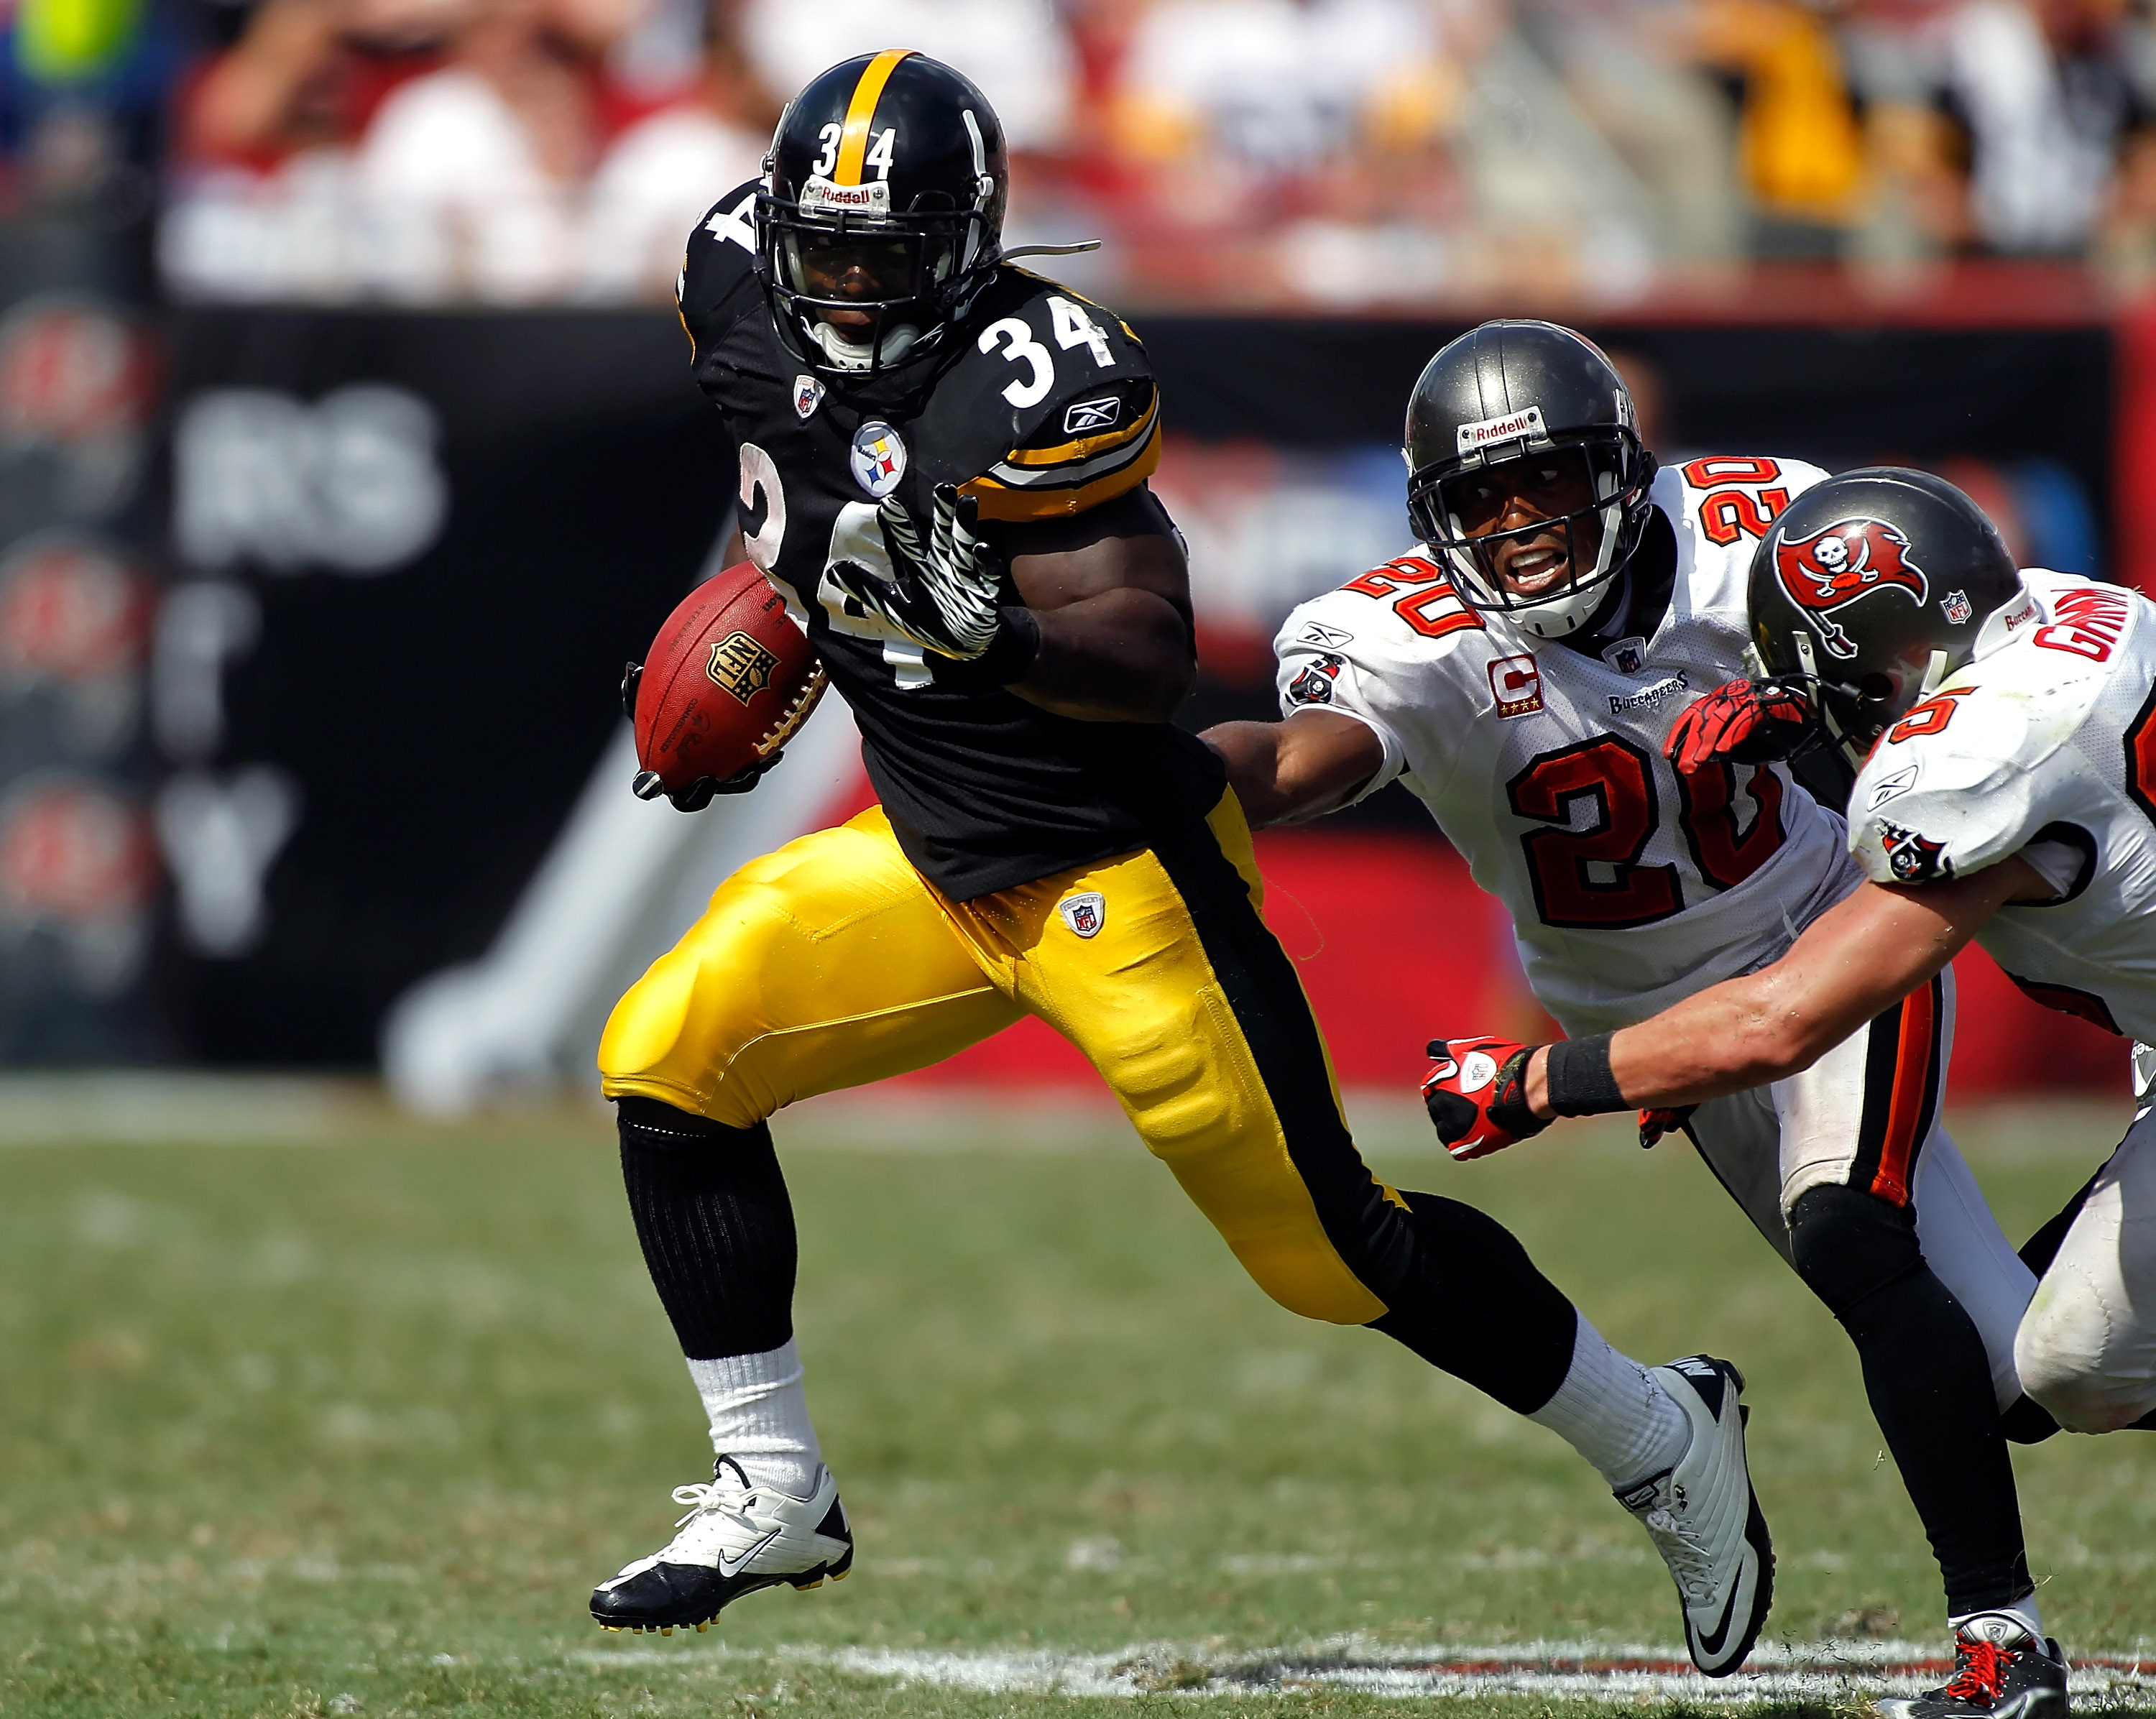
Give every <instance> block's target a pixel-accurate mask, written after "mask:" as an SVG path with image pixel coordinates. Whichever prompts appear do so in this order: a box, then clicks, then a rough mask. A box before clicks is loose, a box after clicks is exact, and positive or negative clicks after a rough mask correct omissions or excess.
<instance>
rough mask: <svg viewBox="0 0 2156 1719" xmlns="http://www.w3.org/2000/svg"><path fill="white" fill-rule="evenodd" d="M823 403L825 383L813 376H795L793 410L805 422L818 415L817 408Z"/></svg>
mask: <svg viewBox="0 0 2156 1719" xmlns="http://www.w3.org/2000/svg"><path fill="white" fill-rule="evenodd" d="M823 403H824V384H823V383H821V382H819V381H817V380H816V378H815V377H813V376H797V377H794V378H793V412H794V415H795V416H796V417H797V418H799V419H800V420H801V421H802V422H803V423H807V422H808V420H809V419H810V418H814V416H815V415H816V408H818V407H819V406H820V405H822V404H823Z"/></svg>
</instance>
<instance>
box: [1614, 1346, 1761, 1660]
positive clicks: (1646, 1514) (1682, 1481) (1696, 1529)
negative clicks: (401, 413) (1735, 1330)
mask: <svg viewBox="0 0 2156 1719" xmlns="http://www.w3.org/2000/svg"><path fill="white" fill-rule="evenodd" d="M1653 1373H1654V1376H1655V1378H1656V1379H1657V1380H1658V1381H1659V1382H1660V1383H1661V1387H1662V1388H1663V1389H1664V1390H1666V1391H1667V1392H1668V1393H1670V1395H1671V1396H1672V1397H1674V1398H1676V1400H1677V1402H1678V1403H1681V1405H1682V1406H1683V1408H1684V1412H1685V1414H1686V1417H1687V1418H1688V1419H1690V1420H1691V1445H1690V1447H1689V1448H1687V1449H1686V1451H1685V1454H1684V1455H1683V1456H1682V1457H1681V1459H1680V1460H1678V1462H1677V1465H1676V1467H1675V1468H1671V1469H1666V1470H1663V1472H1661V1474H1659V1475H1650V1476H1649V1477H1648V1478H1647V1479H1645V1480H1642V1481H1640V1484H1639V1485H1638V1486H1632V1487H1629V1488H1627V1489H1626V1490H1625V1491H1622V1492H1620V1493H1619V1494H1618V1495H1617V1501H1618V1502H1619V1503H1620V1504H1621V1505H1623V1506H1625V1509H1627V1510H1629V1511H1631V1512H1632V1514H1633V1515H1634V1516H1637V1517H1638V1518H1639V1519H1640V1526H1641V1527H1644V1528H1645V1529H1646V1531H1647V1535H1648V1537H1649V1538H1650V1539H1651V1540H1652V1541H1653V1542H1655V1550H1656V1551H1657V1552H1661V1555H1662V1562H1664V1563H1666V1564H1667V1565H1668V1566H1669V1567H1670V1575H1671V1578H1672V1579H1673V1580H1674V1581H1675V1582H1676V1584H1677V1597H1678V1598H1680V1599H1681V1600H1682V1601H1683V1603H1684V1620H1685V1645H1686V1647H1687V1648H1689V1649H1690V1650H1691V1662H1692V1664H1694V1665H1697V1666H1698V1667H1699V1669H1700V1670H1702V1671H1704V1672H1705V1673H1706V1674H1707V1675H1708V1676H1710V1677H1727V1675H1729V1674H1730V1673H1731V1672H1732V1671H1734V1670H1736V1669H1737V1668H1738V1666H1739V1665H1742V1664H1743V1662H1744V1655H1747V1654H1748V1653H1750V1652H1751V1651H1752V1644H1753V1642H1755V1641H1757V1640H1758V1639H1759V1631H1760V1629H1761V1628H1762V1627H1763V1625H1764V1624H1766V1621H1767V1609H1768V1606H1769V1605H1771V1604H1773V1603H1774V1541H1773V1539H1772V1538H1771V1537H1769V1536H1768V1532H1767V1518H1766V1517H1765V1516H1764V1515H1763V1514H1762V1513H1761V1511H1760V1509H1759V1500H1758V1495H1757V1494H1755V1493H1754V1492H1753V1490H1752V1476H1751V1471H1750V1470H1748V1468H1747V1467H1746V1466H1745V1462H1744V1422H1745V1419H1746V1415H1747V1411H1746V1410H1745V1409H1744V1408H1743V1406H1742V1405H1741V1404H1740V1403H1738V1400H1737V1394H1738V1392H1740V1391H1742V1390H1743V1388H1744V1375H1743V1373H1739V1372H1738V1370H1737V1369H1736V1368H1734V1367H1732V1366H1731V1365H1730V1364H1729V1363H1728V1362H1727V1361H1717V1360H1714V1359H1712V1357H1708V1356H1706V1355H1687V1356H1686V1357H1684V1359H1683V1360H1681V1361H1672V1362H1670V1364H1669V1365H1668V1366H1666V1367H1657V1368H1654V1369H1653Z"/></svg>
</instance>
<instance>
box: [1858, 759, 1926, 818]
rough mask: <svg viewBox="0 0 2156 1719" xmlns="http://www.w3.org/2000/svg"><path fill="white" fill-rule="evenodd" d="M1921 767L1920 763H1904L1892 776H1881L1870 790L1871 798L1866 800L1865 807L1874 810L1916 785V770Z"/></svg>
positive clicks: (1896, 798) (1867, 809) (1899, 796)
mask: <svg viewBox="0 0 2156 1719" xmlns="http://www.w3.org/2000/svg"><path fill="white" fill-rule="evenodd" d="M1922 767H1923V766H1922V764H1904V765H1903V766H1902V767H1901V768H1900V769H1899V770H1897V771H1896V772H1894V773H1893V774H1892V776H1882V777H1880V778H1879V781H1878V783H1877V785H1876V787H1874V788H1872V790H1871V799H1870V800H1868V801H1867V802H1866V804H1865V809H1866V811H1867V812H1876V811H1877V810H1878V809H1879V808H1881V806H1883V805H1885V804H1886V803H1887V801H1889V800H1898V799H1900V798H1902V795H1903V794H1905V793H1908V791H1909V790H1910V789H1911V788H1914V787H1915V786H1916V785H1917V771H1919V770H1921V769H1922Z"/></svg>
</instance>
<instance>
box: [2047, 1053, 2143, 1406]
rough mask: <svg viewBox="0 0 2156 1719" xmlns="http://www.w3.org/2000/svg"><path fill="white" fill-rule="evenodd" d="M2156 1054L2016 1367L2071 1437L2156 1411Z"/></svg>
mask: <svg viewBox="0 0 2156 1719" xmlns="http://www.w3.org/2000/svg"><path fill="white" fill-rule="evenodd" d="M2152 1078H2156V1050H2152V1049H2150V1048H2149V1047H2148V1045H2145V1044H2137V1045H2135V1046H2134V1047H2133V1101H2134V1111H2133V1125H2132V1126H2130V1127H2128V1129H2127V1131H2126V1138H2125V1139H2123V1141H2121V1142H2119V1144H2118V1150H2117V1151H2116V1152H2113V1153H2112V1155H2111V1157H2110V1159H2109V1161H2108V1162H2106V1163H2105V1165H2104V1167H2102V1169H2101V1170H2099V1171H2098V1172H2097V1176H2096V1180H2095V1182H2094V1183H2092V1185H2091V1186H2090V1188H2089V1190H2088V1193H2087V1198H2085V1199H2084V1200H2083V1201H2082V1208H2081V1214H2080V1215H2079V1216H2078V1217H2076V1219H2074V1221H2073V1224H2072V1227H2071V1228H2070V1229H2068V1230H2067V1231H2066V1239H2065V1240H2063V1241H2062V1242H2061V1243H2060V1244H2059V1252H2058V1255H2057V1257H2056V1259H2054V1260H2052V1262H2051V1268H2050V1269H2049V1270H2046V1272H2045V1273H2044V1276H2043V1280H2042V1281H2041V1282H2040V1283H2039V1284H2038V1285H2036V1295H2035V1300H2034V1301H2031V1302H2030V1305H2029V1311H2028V1312H2027V1314H2026V1315H2025V1316H2023V1318H2022V1321H2021V1329H2020V1334H2019V1335H2018V1336H2017V1337H2015V1343H2014V1355H2015V1362H2016V1363H2017V1364H2018V1366H2019V1367H2020V1374H2021V1382H2022V1383H2023V1385H2024V1386H2025V1388H2027V1390H2028V1393H2029V1394H2030V1396H2031V1397H2032V1398H2035V1400H2036V1401H2037V1402H2039V1403H2042V1404H2043V1405H2044V1407H2045V1408H2046V1409H2049V1410H2050V1411H2051V1415H2052V1418H2053V1419H2056V1421H2057V1422H2058V1423H2059V1424H2060V1425H2061V1426H2062V1427H2064V1428H2066V1429H2067V1430H2068V1431H2069V1432H2075V1433H2108V1432H2112V1431H2115V1430H2117V1429H2118V1428H2120V1427H2123V1426H2128V1425H2131V1424H2133V1422H2135V1421H2137V1420H2138V1419H2141V1418H2142V1416H2143V1415H2144V1414H2148V1412H2149V1411H2150V1410H2151V1409H2156V1119H2152V1116H2151V1107H2150V1105H2149V1100H2148V1090H2149V1085H2150V1083H2151V1080H2152Z"/></svg>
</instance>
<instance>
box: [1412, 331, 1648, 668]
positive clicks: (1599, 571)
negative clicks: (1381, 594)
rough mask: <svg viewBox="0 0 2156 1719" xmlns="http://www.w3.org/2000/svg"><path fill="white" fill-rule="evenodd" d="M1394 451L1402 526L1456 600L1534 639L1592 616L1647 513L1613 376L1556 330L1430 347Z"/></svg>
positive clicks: (1624, 406) (1620, 384)
mask: <svg viewBox="0 0 2156 1719" xmlns="http://www.w3.org/2000/svg"><path fill="white" fill-rule="evenodd" d="M1403 451H1404V454H1406V457H1407V462H1408V472H1409V476H1408V517H1409V521H1410V523H1411V524H1412V525H1413V526H1414V531H1415V534H1416V536H1419V537H1420V538H1421V539H1422V541H1424V542H1425V543H1427V544H1429V545H1430V547H1431V548H1432V549H1434V550H1435V551H1437V552H1438V553H1439V554H1440V556H1441V557H1443V559H1444V561H1445V564H1446V565H1447V566H1448V567H1449V568H1450V571H1451V573H1452V582H1453V588H1454V589H1455V592H1457V593H1458V594H1459V596H1460V600H1461V601H1462V602H1464V603H1467V604H1468V605H1469V606H1470V607H1471V608H1479V609H1487V610H1493V611H1496V612H1497V613H1502V614H1505V615H1507V616H1508V617H1509V618H1511V619H1512V621H1513V622H1514V623H1516V624H1517V625H1518V626H1519V627H1521V628H1522V629H1524V630H1525V631H1527V632H1529V633H1532V634H1536V635H1537V636H1538V637H1541V638H1544V639H1562V638H1564V637H1566V636H1567V635H1568V634H1573V633H1576V632H1578V630H1579V629H1581V628H1582V627H1584V626H1586V625H1588V624H1589V623H1590V622H1592V621H1593V620H1594V618H1595V617H1596V616H1597V615H1598V614H1599V613H1600V612H1602V611H1603V609H1604V608H1605V607H1606V606H1607V604H1608V603H1609V599H1610V598H1611V597H1612V596H1613V595H1614V593H1615V592H1616V591H1617V590H1618V589H1619V588H1620V581H1621V580H1622V578H1623V577H1624V575H1625V572H1626V571H1627V569H1628V567H1630V562H1631V559H1632V556H1633V554H1634V552H1635V551H1636V550H1637V549H1638V547H1639V545H1640V538H1641V536H1642V535H1643V534H1644V533H1645V530H1646V526H1647V521H1648V520H1649V518H1650V516H1651V514H1652V511H1653V503H1652V502H1651V501H1650V500H1649V499H1648V496H1647V489H1648V485H1650V483H1652V481H1653V480H1654V475H1655V461H1654V456H1653V455H1652V454H1649V453H1648V452H1647V451H1646V449H1645V448H1644V447H1642V446H1641V445H1640V438H1639V434H1638V431H1637V430H1636V428H1635V421H1634V414H1633V411H1632V401H1631V396H1630V393H1627V392H1626V390H1625V384H1624V381H1623V379H1622V378H1621V377H1619V376H1618V374H1617V372H1616V370H1615V369H1614V367H1612V366H1611V364H1610V362H1609V359H1608V358H1607V357H1604V355H1603V354H1602V352H1601V351H1599V349H1598V348H1597V347H1596V346H1594V344H1593V343H1592V342H1591V341H1588V340H1586V339H1584V337H1583V336H1579V335H1578V334H1575V333H1574V332H1573V331H1572V330H1570V329H1568V328H1561V327H1559V326H1557V325H1556V324H1554V323H1549V322H1488V323H1485V324H1483V325H1482V326H1481V327H1480V328H1477V329H1475V330H1473V331H1471V332H1470V333H1467V334H1466V335H1463V336H1460V338H1459V339H1458V340H1456V341H1453V342H1452V343H1451V344H1450V345H1449V346H1446V347H1445V348H1444V350H1442V351H1440V352H1439V353H1438V355H1437V356H1436V357H1434V358H1432V359H1431V360H1430V363H1429V365H1428V366H1427V367H1425V368H1424V371H1423V373H1422V376H1421V378H1420V379H1419V381H1418V382H1416V384H1415V390H1414V396H1413V398H1411V399H1410V400H1409V404H1408V422H1407V439H1406V444H1405V447H1404V450H1403Z"/></svg>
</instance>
